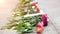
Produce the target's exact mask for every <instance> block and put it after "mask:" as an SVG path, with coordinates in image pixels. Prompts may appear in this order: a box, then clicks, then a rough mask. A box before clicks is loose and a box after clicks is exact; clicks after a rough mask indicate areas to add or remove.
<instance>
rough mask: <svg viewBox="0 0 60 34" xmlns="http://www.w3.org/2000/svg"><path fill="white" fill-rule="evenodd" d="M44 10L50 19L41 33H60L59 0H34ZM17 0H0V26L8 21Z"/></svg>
mask: <svg viewBox="0 0 60 34" xmlns="http://www.w3.org/2000/svg"><path fill="white" fill-rule="evenodd" d="M34 1H35V2H38V6H39V7H40V8H41V9H42V10H44V11H45V12H46V13H47V14H48V17H49V19H50V21H49V25H48V26H47V27H46V28H45V30H44V31H43V33H42V34H44V33H45V34H60V22H59V21H60V0H34ZM17 2H18V1H17V0H0V27H2V26H3V25H5V24H6V23H8V21H7V18H8V17H9V16H11V14H12V13H11V11H12V9H13V8H14V7H15V6H16V3H17Z"/></svg>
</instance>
